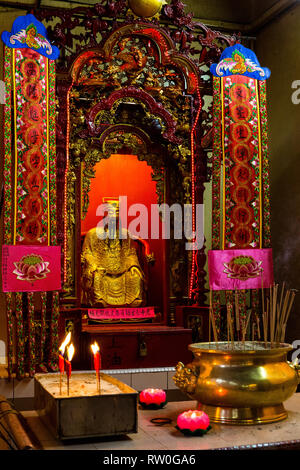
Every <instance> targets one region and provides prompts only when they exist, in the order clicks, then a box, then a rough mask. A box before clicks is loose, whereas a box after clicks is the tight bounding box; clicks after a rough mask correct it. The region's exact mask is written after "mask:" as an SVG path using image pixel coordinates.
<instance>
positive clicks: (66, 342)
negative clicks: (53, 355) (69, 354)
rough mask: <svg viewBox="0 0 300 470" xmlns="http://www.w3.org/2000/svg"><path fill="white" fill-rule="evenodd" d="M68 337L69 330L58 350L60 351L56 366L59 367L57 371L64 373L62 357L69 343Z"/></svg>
mask: <svg viewBox="0 0 300 470" xmlns="http://www.w3.org/2000/svg"><path fill="white" fill-rule="evenodd" d="M70 339H71V332H69V333H68V334H67V336H66V337H65V339H64V341H63V342H62V344H61V346H60V348H59V350H60V353H59V356H58V367H59V371H60V373H61V374H63V373H64V370H65V358H64V353H65V349H66V346H67V345H68V344H69V342H70Z"/></svg>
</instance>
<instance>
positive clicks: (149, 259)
mask: <svg viewBox="0 0 300 470" xmlns="http://www.w3.org/2000/svg"><path fill="white" fill-rule="evenodd" d="M146 261H147V263H149V264H154V263H155V258H154V253H149V255H146Z"/></svg>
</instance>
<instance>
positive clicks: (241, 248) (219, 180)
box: [209, 44, 273, 332]
mask: <svg viewBox="0 0 300 470" xmlns="http://www.w3.org/2000/svg"><path fill="white" fill-rule="evenodd" d="M211 72H212V74H213V104H214V108H213V109H214V111H213V128H214V144H213V171H212V250H218V251H216V252H215V253H214V252H211V253H209V257H210V258H211V263H210V266H209V277H210V287H211V288H212V289H214V288H215V287H212V286H215V285H216V284H215V282H214V281H215V275H216V273H217V271H218V270H219V271H220V269H222V273H221V272H220V273H219V274H222V276H224V278H226V279H225V281H224V283H223V289H224V290H225V289H230V287H228V285H230V282H229V283H228V280H229V281H232V278H235V279H236V280H237V279H238V280H239V282H237V281H235V283H233V284H232V285H234V286H235V287H234V288H233V287H231V289H234V290H235V289H237V290H236V292H235V296H233V295H232V293H233V292H232V291H228V290H227V292H226V296H225V298H226V302H227V304H228V305H229V309H231V308H232V304H233V303H234V302H236V306H237V308H238V310H239V315H240V321H241V324H242V327H243V326H245V322H246V316H247V295H246V294H247V290H246V287H243V283H244V285H247V284H246V282H245V281H247V280H249V279H252V281H253V278H254V277H255V276H256V277H257V278H258V279H257V283H258V285H259V284H260V285H263V286H264V287H269V286H270V285H271V284H272V283H273V265H272V250H271V236H270V204H269V167H268V140H267V114H266V86H265V81H266V79H267V78H269V76H270V71H269V69H267V68H262V67H261V66H260V64H259V62H258V60H257V57H256V55H255V54H254V53H253V51H251V50H250V49H247V48H246V47H244V46H242V45H241V44H237V45H235V46H231V47H228V48H227V49H225V50H224V52H223V53H222V55H221V58H220V61H219V63H218V64H213V65H212V66H211ZM229 250H234V253H235V256H234V257H233V256H230V251H229ZM232 253H233V252H232ZM210 255H211V256H210ZM252 255H253V256H252ZM220 257H221V258H220ZM220 260H221V261H222V267H221V268H220ZM264 260H266V262H265V264H263V263H264ZM217 261H218V263H219V265H218V267H217V264H216V263H217ZM225 261H226V263H225ZM230 278H231V279H230ZM257 283H256V284H255V282H254V283H253V282H252V286H251V287H249V288H250V289H252V290H251V291H250V296H251V299H252V322H255V323H257V321H256V319H257V308H258V294H257V289H256V288H257ZM261 283H263V284H261ZM220 286H221V287H222V284H220ZM255 286H256V288H255ZM212 299H213V300H212V303H213V310H214V315H215V321H216V326H217V329H218V332H220V324H221V307H220V306H221V291H220V289H218V290H213V292H212ZM227 310H228V308H227Z"/></svg>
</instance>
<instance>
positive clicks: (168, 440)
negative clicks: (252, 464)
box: [22, 393, 300, 451]
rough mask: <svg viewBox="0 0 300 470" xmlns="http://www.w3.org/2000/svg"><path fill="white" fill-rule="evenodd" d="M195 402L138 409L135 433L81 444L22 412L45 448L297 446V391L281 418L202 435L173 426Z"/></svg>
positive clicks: (299, 411) (299, 432)
mask: <svg viewBox="0 0 300 470" xmlns="http://www.w3.org/2000/svg"><path fill="white" fill-rule="evenodd" d="M195 407H196V401H191V400H189V401H179V402H169V403H168V404H167V405H166V406H165V408H163V409H160V410H143V409H140V408H139V410H138V433H137V434H128V435H126V436H120V437H114V438H102V439H101V438H98V439H95V440H93V441H90V440H89V441H88V442H84V441H81V442H80V443H78V442H76V441H70V442H65V441H64V442H61V441H58V440H56V439H55V438H54V437H53V435H52V434H51V432H50V430H48V429H47V428H46V427H45V425H44V424H43V423H42V421H41V420H40V418H39V417H38V415H37V413H36V412H35V411H23V412H22V414H23V416H24V418H25V419H26V421H27V424H28V425H29V427H30V429H31V431H32V432H33V433H34V435H35V436H36V437H37V439H38V442H37V443H36V445H37V447H36V448H40V449H45V450H60V449H69V450H76V449H80V450H85V449H86V450H124V451H125V450H130V451H134V450H217V449H220V450H221V449H222V450H223V449H224V450H232V449H238V450H239V449H245V450H249V449H300V393H296V394H294V395H293V396H292V397H291V398H290V399H289V400H287V401H286V402H285V408H286V409H287V411H288V418H287V419H285V420H284V421H281V422H277V423H273V424H264V425H255V426H228V425H219V424H212V429H211V430H210V431H209V432H208V433H207V434H206V435H205V436H203V437H188V436H184V435H183V434H182V433H180V431H178V430H177V429H176V427H175V426H176V419H177V416H178V415H179V414H180V413H181V412H183V411H186V410H189V409H195ZM153 418H169V419H171V423H169V424H164V425H161V426H158V425H156V424H153V423H152V422H151V419H153Z"/></svg>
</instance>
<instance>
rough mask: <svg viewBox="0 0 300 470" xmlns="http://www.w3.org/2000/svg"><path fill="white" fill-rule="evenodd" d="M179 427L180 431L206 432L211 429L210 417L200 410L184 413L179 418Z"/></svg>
mask: <svg viewBox="0 0 300 470" xmlns="http://www.w3.org/2000/svg"><path fill="white" fill-rule="evenodd" d="M177 426H178V428H179V429H180V430H182V429H188V430H189V431H197V430H198V429H203V430H206V429H207V428H208V427H209V417H208V415H207V414H206V413H204V411H200V410H189V411H184V412H183V413H181V414H180V415H179V416H178V418H177Z"/></svg>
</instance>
